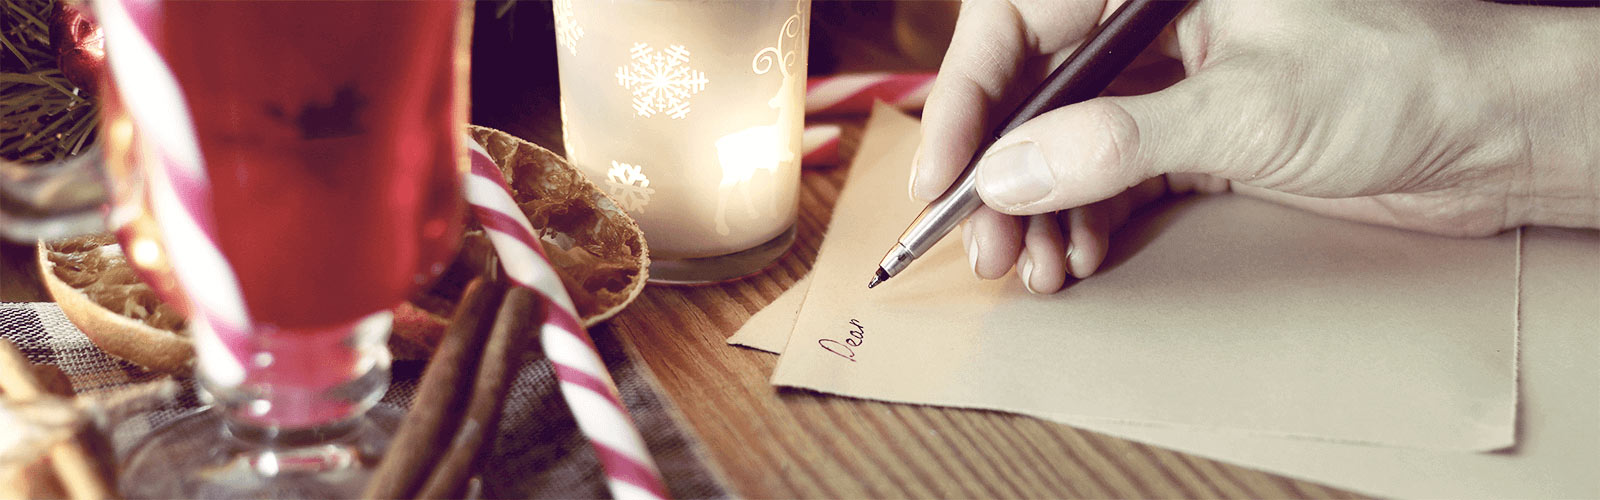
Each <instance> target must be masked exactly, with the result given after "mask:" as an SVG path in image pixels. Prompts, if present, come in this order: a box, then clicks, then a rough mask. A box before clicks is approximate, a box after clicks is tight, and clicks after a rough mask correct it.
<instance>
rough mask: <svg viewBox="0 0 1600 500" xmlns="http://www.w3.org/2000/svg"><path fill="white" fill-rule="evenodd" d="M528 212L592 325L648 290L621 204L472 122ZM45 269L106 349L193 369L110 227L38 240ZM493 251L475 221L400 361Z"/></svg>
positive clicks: (555, 161) (643, 259) (408, 312)
mask: <svg viewBox="0 0 1600 500" xmlns="http://www.w3.org/2000/svg"><path fill="white" fill-rule="evenodd" d="M469 132H470V134H471V136H472V138H473V139H474V140H476V141H477V142H478V143H479V144H481V145H483V147H484V149H486V150H487V151H488V152H489V155H490V156H491V157H493V158H494V160H495V163H496V164H498V165H500V170H501V172H503V173H504V174H505V175H506V181H507V183H508V184H509V185H510V186H511V189H512V198H513V199H514V200H516V202H517V205H518V207H519V208H521V209H522V212H523V213H524V214H527V216H528V219H529V221H530V222H531V223H532V224H533V227H534V230H535V232H536V235H537V236H538V237H539V238H540V239H541V241H542V242H543V244H544V249H545V252H546V254H547V255H549V257H550V262H551V264H552V265H553V266H554V267H555V269H556V273H557V274H558V275H560V277H561V281H562V284H564V285H566V289H567V293H568V294H570V295H571V296H572V300H573V302H574V305H575V306H576V307H577V309H578V314H579V316H580V318H581V319H582V321H583V323H584V326H592V325H594V324H596V323H599V322H601V321H604V320H606V319H609V318H610V317H612V316H614V315H616V314H617V313H618V312H620V311H621V310H622V309H623V308H624V307H626V306H627V305H628V304H629V303H630V302H632V301H633V299H634V298H636V297H638V295H639V293H640V292H641V291H643V290H644V286H645V280H646V278H647V277H648V273H649V266H650V258H649V250H648V247H647V246H646V245H645V240H644V233H643V232H641V231H640V230H639V226H638V224H637V223H636V222H634V220H633V219H632V218H630V217H628V215H627V213H626V212H624V211H623V210H622V209H620V208H619V207H618V206H617V204H616V202H615V201H613V200H612V199H611V198H610V197H608V196H606V194H605V193H604V192H603V191H601V190H600V189H599V188H598V187H596V186H595V185H594V184H593V183H591V182H590V181H589V180H588V179H587V178H585V177H584V176H583V173H582V172H579V171H578V170H577V169H575V168H573V167H572V166H571V165H570V164H568V163H567V162H566V160H565V159H563V158H561V156H559V155H557V154H555V153H553V152H551V151H549V150H547V149H544V148H541V147H539V146H537V145H534V144H532V143H530V142H527V141H524V140H522V139H519V138H517V137H515V136H512V135H511V134H507V133H505V132H501V131H498V130H494V129H490V128H486V127H478V126H471V127H469ZM38 251H39V266H40V270H41V271H42V274H43V275H44V281H45V284H46V287H47V288H48V289H49V290H50V294H51V296H52V297H53V298H54V299H55V300H56V302H57V303H59V304H60V305H61V307H62V310H63V311H64V312H65V313H66V315H67V319H69V320H71V321H72V323H73V324H74V325H77V326H78V328H79V329H80V330H83V332H84V333H85V334H86V335H88V337H89V339H90V340H91V341H93V342H94V343H95V344H96V345H98V346H100V347H101V349H103V350H105V351H106V352H107V353H110V354H112V355H115V356H118V357H121V358H124V359H127V360H129V361H132V362H134V363H136V364H139V365H141V366H145V367H147V368H150V369H153V370H157V371H161V372H166V373H186V372H188V371H189V370H190V369H191V366H192V364H193V357H194V348H193V344H192V342H191V341H190V340H189V338H188V336H187V334H186V333H185V332H184V330H183V324H184V322H183V317H182V315H181V314H180V313H178V312H177V309H176V308H172V307H171V306H169V305H166V304H163V303H162V302H161V301H160V300H159V299H158V298H157V294H156V293H155V292H154V291H152V290H151V288H150V286H148V285H147V284H145V283H143V282H141V281H139V280H138V279H137V278H136V275H135V273H134V271H133V268H132V267H131V266H130V265H129V264H128V263H127V259H126V258H125V257H124V256H123V255H122V252H121V249H120V247H119V246H118V245H116V239H115V238H114V237H112V236H111V235H109V234H104V235H93V236H83V237H77V238H72V239H66V240H60V241H52V242H40V243H39V248H38ZM492 254H493V249H492V247H491V246H490V244H489V242H488V239H487V237H486V236H485V235H484V233H483V229H482V228H481V227H479V226H477V225H476V224H469V226H468V229H467V231H466V235H465V236H464V238H463V240H462V245H461V251H460V253H459V254H458V255H457V257H456V260H455V262H454V263H453V264H452V265H451V266H450V268H449V269H448V270H446V271H445V273H444V274H443V275H442V276H441V277H440V278H439V279H438V280H437V281H436V282H435V283H434V284H433V286H432V287H430V288H429V289H427V290H423V291H420V292H418V293H416V294H414V295H413V296H412V298H411V299H410V300H409V301H408V302H406V303H404V304H401V305H400V306H399V307H397V308H396V309H395V321H394V330H393V333H392V334H391V335H390V341H389V346H390V349H391V351H393V352H394V354H395V357H396V358H399V359H421V358H426V357H427V356H428V355H429V354H431V353H432V351H433V348H434V347H435V346H436V345H437V344H438V340H439V338H440V336H441V335H443V333H444V327H445V325H446V324H447V322H448V321H449V320H448V318H449V317H450V312H451V311H452V310H453V309H454V308H455V304H456V302H457V301H459V300H460V298H461V293H462V290H463V288H464V287H465V286H466V283H467V282H468V281H470V280H471V278H472V277H473V276H476V275H477V273H478V270H481V269H482V268H483V266H484V265H486V262H487V260H488V259H489V256H490V255H492Z"/></svg>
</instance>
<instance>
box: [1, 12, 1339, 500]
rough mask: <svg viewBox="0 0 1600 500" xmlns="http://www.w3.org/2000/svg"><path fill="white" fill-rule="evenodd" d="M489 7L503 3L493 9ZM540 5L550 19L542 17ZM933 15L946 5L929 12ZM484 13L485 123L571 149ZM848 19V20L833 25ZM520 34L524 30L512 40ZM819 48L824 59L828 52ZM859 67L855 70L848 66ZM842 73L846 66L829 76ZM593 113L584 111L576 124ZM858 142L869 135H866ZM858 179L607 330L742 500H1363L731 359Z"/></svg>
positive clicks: (851, 46)
mask: <svg viewBox="0 0 1600 500" xmlns="http://www.w3.org/2000/svg"><path fill="white" fill-rule="evenodd" d="M486 5H488V4H486ZM816 5H817V13H816V17H817V19H818V20H819V21H824V22H814V23H813V27H814V30H815V31H814V32H813V37H814V43H815V45H814V47H833V48H834V52H835V53H836V54H840V55H841V57H840V58H839V59H837V60H827V59H826V57H824V58H823V59H821V61H822V66H825V67H820V68H819V67H817V66H818V65H817V64H815V63H816V61H818V60H819V59H818V58H816V57H814V58H813V61H814V67H813V73H817V72H819V71H818V70H824V71H826V70H859V69H862V68H874V69H905V68H907V67H914V66H915V65H914V64H913V63H909V62H906V60H905V58H904V57H899V56H897V52H896V51H895V50H894V49H893V47H892V46H893V43H892V42H886V41H885V40H884V39H885V38H886V37H887V35H885V34H886V33H888V32H889V31H890V30H889V28H888V27H887V23H888V22H887V21H886V19H888V18H889V17H888V16H877V15H874V14H888V13H889V12H890V11H892V10H893V9H894V8H897V7H898V8H900V9H905V8H907V7H906V6H905V5H904V4H901V5H891V4H889V3H887V2H869V3H857V2H838V3H831V4H829V3H818V4H816ZM529 7H540V6H539V5H532V6H529ZM930 8H931V7H930ZM491 12H492V9H490V10H485V9H484V8H480V9H479V21H478V28H477V33H476V36H475V44H476V46H477V47H476V48H475V52H474V56H475V57H474V75H473V76H474V82H475V83H474V86H473V92H474V95H475V96H476V97H475V101H474V113H473V120H474V122H476V123H481V124H484V125H489V126H493V127H496V128H500V129H502V130H506V131H508V132H512V133H514V134H517V135H520V136H523V137H526V138H528V139H530V140H532V141H534V142H536V143H539V144H542V145H544V146H546V147H548V148H550V149H553V150H556V151H561V147H560V137H561V134H560V123H559V120H557V119H556V116H557V113H556V110H557V107H556V96H557V95H558V90H557V89H556V86H555V81H554V70H555V65H554V61H553V58H554V49H553V47H552V46H551V44H550V43H549V40H550V36H549V34H548V33H547V32H542V31H541V30H544V29H548V26H549V24H548V13H547V11H546V10H545V9H540V8H523V7H519V8H518V9H517V10H516V11H515V12H514V13H513V16H514V18H502V19H494V18H493V17H492V14H491ZM829 16H833V17H831V18H830V17H829ZM512 26H520V27H516V28H513V27H512ZM814 50H816V48H814ZM845 54H849V55H850V56H849V57H842V56H843V55H845ZM826 66H831V67H826ZM574 112H581V110H574ZM853 123H854V124H855V127H853V128H851V129H850V130H847V132H858V131H859V121H855V122H853ZM846 171H847V168H846V167H833V168H821V169H808V170H806V171H805V173H804V174H803V175H802V179H801V182H802V190H801V197H800V208H801V210H800V220H799V228H798V239H797V241H796V242H795V245H794V248H793V249H792V250H791V251H790V252H789V253H788V254H787V255H785V256H784V257H783V258H782V259H780V260H779V261H778V262H777V263H776V264H775V265H774V266H773V267H772V268H771V269H769V270H767V271H766V272H763V273H761V274H759V275H757V276H753V277H750V278H747V279H744V280H740V281H737V282H734V283H728V284H723V285H716V286H705V287H693V288H687V287H662V286H651V287H649V288H647V289H646V290H645V292H644V293H643V294H642V295H640V297H639V298H638V300H637V301H636V302H635V303H634V304H633V305H632V306H630V307H629V308H628V309H627V310H625V311H624V312H623V313H622V314H620V315H618V316H617V317H616V318H614V319H612V320H611V321H610V322H608V323H606V324H604V325H601V326H599V327H597V328H595V329H594V331H593V332H592V333H593V334H594V335H596V336H602V335H611V336H615V337H617V338H619V339H621V341H622V342H623V343H624V345H626V347H627V349H628V353H629V355H630V356H634V357H636V359H642V360H643V361H644V362H645V363H646V365H647V366H648V367H649V368H650V370H651V371H653V372H654V374H655V376H656V378H657V380H658V381H659V383H660V385H661V388H662V389H664V391H665V392H666V394H668V395H669V397H670V398H671V399H672V400H673V401H674V402H675V403H676V404H677V406H678V408H679V410H680V411H681V412H682V417H683V419H684V420H685V421H687V423H688V424H689V425H690V426H691V427H692V429H693V430H694V432H695V433H696V434H698V436H699V438H700V439H701V441H702V442H703V444H704V451H705V452H706V453H707V454H708V455H709V457H710V458H711V459H712V460H713V461H714V462H715V463H716V464H717V466H718V467H719V468H720V469H721V471H722V473H723V475H724V477H725V479H726V480H727V481H728V482H729V485H730V487H731V488H732V490H733V491H734V492H736V493H737V494H739V495H741V496H745V497H753V498H795V497H800V498H818V497H826V498H869V497H870V498H880V497H961V498H989V497H1024V498H1059V497H1077V498H1109V497H1118V498H1128V497H1140V498H1149V497H1227V498H1260V497H1270V498H1284V497H1296V498H1300V497H1308V498H1335V497H1336V498H1347V497H1352V496H1354V495H1352V494H1350V493H1347V492H1343V491H1340V490H1335V489H1330V488H1327V487H1324V486H1320V485H1316V484H1312V483H1307V482H1303V481H1296V480H1291V479H1286V478H1283V477H1278V476H1274V475H1271V474H1267V473H1263V472H1258V471H1254V470H1250V469H1245V468H1241V467H1236V466H1232V465H1227V464H1223V463H1220V462H1216V461H1212V460H1208V459H1204V458H1198V457H1195V456H1191V455H1187V454H1184V453H1178V452H1174V451H1169V450H1165V449H1161V448H1154V447H1150V446H1145V445H1141V444H1137V443H1133V442H1130V441H1126V440H1122V439H1118V438H1114V437H1109V436H1105V435H1101V434H1097V433H1093V432H1088V431H1082V430H1077V429H1074V428H1072V427H1068V426H1065V425H1061V424H1055V423H1051V422H1046V421H1043V420H1039V419H1035V418H1030V417H1023V416H1017V415H1010V414H1004V413H998V412H992V411H980V410H961V409H948V408H933V407H924V406H912V405H900V404H887V403H878V402H873V401H864V400H857V399H849V398H843V397H833V396H824V395H820V394H815V393H809V392H804V391H795V390H782V391H780V390H776V389H774V388H773V387H772V386H771V385H770V384H769V383H768V379H769V378H770V376H771V375H772V371H773V369H774V367H775V366H776V364H777V357H776V356H774V355H771V354H767V353H762V352H758V351H753V350H748V349H742V348H736V347H731V346H727V345H725V344H724V341H725V339H726V338H727V337H728V336H730V335H732V334H733V332H734V331H735V330H737V329H738V328H739V326H740V325H741V324H743V322H744V321H745V319H747V318H749V316H750V315H751V314H753V313H755V312H756V311H758V310H760V309H761V308H762V307H764V306H765V305H766V304H767V303H768V302H770V301H772V300H773V299H774V298H776V297H777V296H778V295H779V294H781V293H782V292H783V291H784V290H786V289H787V288H788V287H789V286H790V285H792V284H793V283H794V282H795V280H797V279H799V278H800V277H801V276H803V275H804V274H805V273H806V270H807V269H809V268H810V265H811V262H812V261H813V260H814V259H815V258H816V254H817V247H818V245H819V244H820V242H821V240H822V236H823V234H824V232H825V230H826V228H827V224H828V220H829V217H830V216H831V213H832V207H833V203H834V201H835V200H836V198H837V197H838V194H839V189H840V187H841V186H842V185H843V183H844V179H845V173H846ZM32 259H33V257H32V251H31V248H30V247H26V246H18V245H15V244H9V243H8V244H5V245H4V246H0V260H3V262H0V263H3V264H4V265H3V267H0V300H7V301H27V300H49V298H48V296H47V295H45V293H44V291H43V289H42V287H40V286H39V284H38V279H37V277H36V274H35V273H36V272H37V271H36V269H34V265H33V260H32Z"/></svg>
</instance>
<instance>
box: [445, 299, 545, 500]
mask: <svg viewBox="0 0 1600 500" xmlns="http://www.w3.org/2000/svg"><path fill="white" fill-rule="evenodd" d="M541 305H542V304H541V302H540V301H539V299H538V297H537V296H536V295H534V293H533V291H531V290H528V289H526V288H522V287H515V288H512V289H511V290H510V291H508V292H506V299H505V302H504V303H502V304H500V312H499V314H498V315H497V316H496V317H495V323H494V328H493V329H492V330H491V333H490V334H489V341H488V343H487V344H485V346H484V352H483V359H482V362H481V363H480V364H479V365H478V376H477V380H476V381H474V382H473V385H472V399H471V401H470V402H469V403H468V404H467V406H466V416H465V418H464V419H463V420H462V421H461V428H460V429H459V430H458V431H456V433H455V439H453V440H451V442H450V448H449V449H448V450H446V451H445V453H444V457H443V458H441V459H440V460H439V462H438V465H437V466H435V467H434V469H433V475H432V476H430V477H429V478H428V480H427V482H426V483H424V484H423V486H422V490H421V491H420V492H419V493H417V498H462V497H464V496H465V495H466V490H467V479H468V478H470V477H471V476H472V471H473V470H474V468H475V466H476V465H479V464H480V462H481V460H482V457H484V456H485V455H487V453H486V451H487V450H486V449H485V448H486V446H487V445H489V444H491V443H492V442H493V438H494V435H495V432H496V430H498V429H499V427H500V411H501V409H502V408H503V407H504V406H505V400H506V392H507V390H508V389H509V388H510V386H511V382H512V380H513V379H515V378H516V375H517V368H518V361H520V360H521V359H522V351H523V350H522V346H523V344H524V343H525V342H526V341H527V340H528V339H530V338H533V337H534V336H536V335H537V334H538V332H537V331H536V329H537V328H538V326H539V325H540V324H542V323H544V314H545V310H544V308H543V307H541Z"/></svg>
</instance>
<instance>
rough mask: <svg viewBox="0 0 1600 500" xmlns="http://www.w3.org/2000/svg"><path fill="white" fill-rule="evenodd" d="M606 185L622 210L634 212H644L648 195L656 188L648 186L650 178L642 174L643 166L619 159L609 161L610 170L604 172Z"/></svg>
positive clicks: (648, 202)
mask: <svg viewBox="0 0 1600 500" xmlns="http://www.w3.org/2000/svg"><path fill="white" fill-rule="evenodd" d="M606 186H607V187H608V189H607V191H608V194H610V195H611V197H612V198H614V199H616V200H617V204H618V205H621V206H622V209H623V210H626V211H628V212H630V213H635V214H642V213H644V206H645V205H648V204H650V196H651V195H653V194H656V190H655V189H652V188H651V187H650V178H648V177H645V176H644V169H643V168H641V167H640V166H638V165H629V164H627V163H622V162H619V161H613V162H611V170H610V171H608V172H606Z"/></svg>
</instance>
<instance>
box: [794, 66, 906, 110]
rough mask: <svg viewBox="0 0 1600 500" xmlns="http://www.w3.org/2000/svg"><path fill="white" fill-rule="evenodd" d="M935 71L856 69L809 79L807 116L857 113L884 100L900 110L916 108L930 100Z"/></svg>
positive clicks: (807, 84)
mask: <svg viewBox="0 0 1600 500" xmlns="http://www.w3.org/2000/svg"><path fill="white" fill-rule="evenodd" d="M933 77H934V73H854V74H842V75H832V76H818V77H812V78H811V79H809V80H807V81H806V116H812V117H815V116H828V115H856V114H866V113H867V112H869V111H871V110H872V103H873V102H874V101H883V102H886V103H888V104H889V105H891V106H894V107H895V108H897V109H900V110H901V111H917V110H920V109H922V104H923V103H924V102H926V101H927V100H928V91H929V90H931V89H932V88H933Z"/></svg>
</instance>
